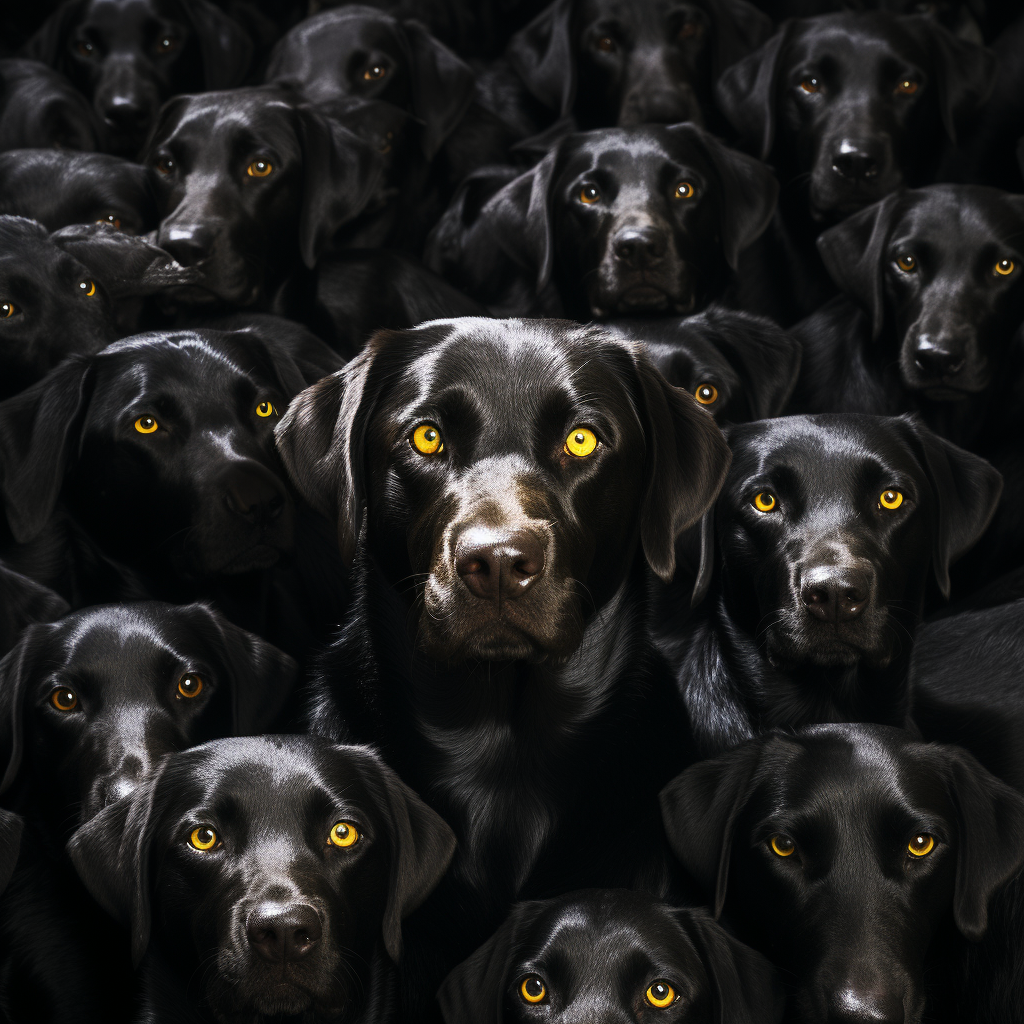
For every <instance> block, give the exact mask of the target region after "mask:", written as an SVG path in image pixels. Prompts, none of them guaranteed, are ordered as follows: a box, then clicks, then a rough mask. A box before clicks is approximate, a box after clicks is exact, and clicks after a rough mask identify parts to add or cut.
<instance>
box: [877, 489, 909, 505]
mask: <svg viewBox="0 0 1024 1024" xmlns="http://www.w3.org/2000/svg"><path fill="white" fill-rule="evenodd" d="M878 503H879V505H881V506H882V508H888V509H894V508H899V507H900V505H902V504H903V494H902V493H901V492H900V491H893V490H888V491H882V493H881V495H880V496H879V498H878Z"/></svg>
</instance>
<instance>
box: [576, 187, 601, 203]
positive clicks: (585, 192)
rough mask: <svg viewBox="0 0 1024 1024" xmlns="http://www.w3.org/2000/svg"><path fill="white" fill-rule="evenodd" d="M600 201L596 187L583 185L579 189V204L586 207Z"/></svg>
mask: <svg viewBox="0 0 1024 1024" xmlns="http://www.w3.org/2000/svg"><path fill="white" fill-rule="evenodd" d="M600 199H601V191H600V189H598V187H597V186H596V185H584V186H583V188H582V189H580V202H581V203H585V204H586V205H587V206H590V205H592V204H593V203H596V202H598V201H599V200H600Z"/></svg>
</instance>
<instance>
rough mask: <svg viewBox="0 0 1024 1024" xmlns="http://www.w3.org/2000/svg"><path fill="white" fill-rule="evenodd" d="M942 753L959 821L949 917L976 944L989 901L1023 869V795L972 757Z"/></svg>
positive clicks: (985, 925)
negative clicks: (947, 758) (953, 888)
mask: <svg viewBox="0 0 1024 1024" xmlns="http://www.w3.org/2000/svg"><path fill="white" fill-rule="evenodd" d="M944 749H945V750H946V751H947V753H948V757H949V779H948V786H949V791H950V795H951V797H952V798H953V803H954V804H955V806H956V809H957V821H958V828H957V861H956V889H955V891H954V895H953V917H954V919H955V920H956V926H957V928H959V929H960V931H961V932H962V933H963V934H964V935H965V936H966V937H967V938H968V939H970V940H971V941H972V942H978V941H979V940H980V939H981V938H982V936H983V935H984V934H985V931H986V929H987V928H988V908H989V904H990V903H991V901H992V897H993V896H994V895H995V893H996V892H997V891H998V890H999V889H1000V888H1001V887H1002V886H1003V885H1004V884H1005V883H1006V882H1008V881H1009V880H1010V879H1011V878H1013V877H1014V876H1015V875H1016V874H1017V872H1018V871H1019V870H1020V868H1021V866H1022V865H1024V797H1021V795H1020V794H1019V793H1018V792H1017V791H1016V790H1015V789H1012V788H1011V787H1010V786H1008V785H1006V783H1005V782H1002V781H1001V780H1000V779H997V778H996V777H995V776H994V775H992V774H991V773H990V772H988V771H986V770H985V769H984V768H983V767H982V766H981V765H980V764H979V763H978V761H977V760H975V758H974V755H973V754H970V753H968V752H967V751H966V750H962V749H960V748H959V747H946V748H944Z"/></svg>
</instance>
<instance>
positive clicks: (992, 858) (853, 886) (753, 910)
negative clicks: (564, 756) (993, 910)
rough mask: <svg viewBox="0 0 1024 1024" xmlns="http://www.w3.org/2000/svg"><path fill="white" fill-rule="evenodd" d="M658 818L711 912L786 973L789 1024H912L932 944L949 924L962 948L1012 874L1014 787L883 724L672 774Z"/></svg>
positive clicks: (1023, 834)
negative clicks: (860, 1023)
mask: <svg viewBox="0 0 1024 1024" xmlns="http://www.w3.org/2000/svg"><path fill="white" fill-rule="evenodd" d="M662 808H663V811H664V815H665V822H666V828H667V831H668V835H669V841H670V842H671V843H672V846H673V849H674V850H675V851H676V854H677V856H679V857H680V858H681V860H682V861H683V864H684V865H685V866H686V867H687V868H688V869H689V870H690V871H691V872H692V873H693V874H694V876H695V877H696V878H698V879H700V880H701V882H702V883H703V884H704V885H705V886H706V888H707V889H708V891H709V892H712V893H714V894H715V906H716V912H717V913H720V912H721V911H722V909H723V907H725V908H728V914H729V917H730V919H731V920H733V921H734V922H735V923H736V925H737V926H738V927H739V928H740V930H741V934H742V935H743V936H744V937H745V938H746V939H747V941H750V942H752V944H753V945H755V947H757V948H760V949H762V950H764V951H766V952H769V955H770V956H771V958H772V959H773V960H775V961H776V963H778V964H779V965H780V966H782V967H784V968H785V970H786V971H787V972H788V976H789V977H790V978H791V979H792V985H793V987H794V989H795V999H794V1000H793V1003H792V1008H793V1011H794V1013H795V1015H796V1017H797V1019H799V1020H802V1021H814V1020H830V1021H831V1020H835V1021H851V1022H852V1021H857V1020H879V1021H883V1020H884V1021H904V1022H908V1024H918V1022H920V1021H921V1020H922V1019H925V1018H924V1013H925V999H926V972H927V965H928V953H929V946H930V943H931V941H932V939H933V938H934V937H935V936H936V934H937V933H938V931H939V930H940V927H942V926H943V925H944V924H945V923H946V922H949V921H950V919H952V921H953V922H955V924H956V926H957V928H958V929H959V930H960V931H961V932H962V933H963V934H964V935H965V936H967V937H968V938H970V939H973V940H975V941H977V940H978V939H979V938H980V937H981V935H982V934H984V932H985V929H986V927H987V920H988V906H989V903H990V901H991V899H992V897H993V894H994V893H995V892H996V891H997V890H998V889H999V887H1000V886H1001V885H1002V884H1003V883H1005V882H1006V881H1008V880H1009V878H1010V877H1012V875H1013V874H1015V873H1016V871H1017V870H1019V868H1020V866H1021V864H1022V863H1024V801H1022V800H1021V797H1020V796H1019V795H1017V793H1016V792H1015V791H1014V790H1012V789H1010V788H1009V787H1008V786H1006V785H1005V784H1003V783H1002V782H1000V781H998V780H997V779H996V778H995V777H994V776H992V775H990V774H989V773H988V772H987V771H985V769H983V768H982V767H981V765H979V764H978V762H977V761H975V760H974V758H973V757H972V756H971V755H970V754H967V753H966V752H965V751H963V750H960V749H959V748H956V747H943V746H939V745H936V744H924V743H920V742H917V741H915V740H914V739H913V738H911V737H910V736H909V734H907V733H904V732H902V731H901V730H897V729H892V728H888V727H885V726H874V725H827V726H816V727H813V728H809V729H805V730H802V731H801V732H798V733H797V734H795V735H793V736H785V737H784V736H768V737H765V738H763V739H758V740H753V741H751V742H749V743H746V744H743V745H742V746H740V747H737V748H734V749H733V750H731V751H729V752H728V753H726V754H723V755H721V756H720V757H717V758H714V759H713V760H710V761H706V762H703V763H702V764H699V765H696V766H695V767H694V768H691V769H689V770H687V771H685V772H684V773H683V774H682V775H680V776H679V777H678V778H677V779H676V780H675V781H674V782H672V783H670V784H669V785H668V786H667V787H666V788H665V790H664V791H663V792H662ZM936 980H937V981H938V983H939V984H941V981H942V979H935V978H933V979H932V983H933V984H934V983H935V981H936Z"/></svg>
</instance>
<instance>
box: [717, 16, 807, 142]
mask: <svg viewBox="0 0 1024 1024" xmlns="http://www.w3.org/2000/svg"><path fill="white" fill-rule="evenodd" d="M791 25H792V22H791V21H786V22H783V24H782V27H781V28H780V29H779V30H778V32H776V33H775V35H773V36H772V37H771V38H770V39H768V41H767V42H765V43H764V44H763V45H762V46H760V47H758V48H757V49H756V50H755V51H754V52H753V53H751V54H748V55H747V56H746V57H744V58H743V59H742V60H740V61H737V62H736V63H735V64H733V65H732V66H731V67H729V68H727V69H726V70H725V71H724V72H723V74H722V77H721V78H719V79H718V82H717V84H716V85H715V99H716V100H717V102H718V106H719V108H720V109H721V111H722V113H723V114H725V116H726V118H728V120H729V123H730V124H731V125H732V126H733V127H734V128H735V129H736V131H737V132H738V133H739V136H740V140H741V142H742V144H743V148H744V149H746V150H747V151H748V152H750V153H753V154H754V155H755V156H757V157H758V158H759V159H761V160H767V159H768V157H769V155H770V154H771V151H772V146H773V145H774V143H775V94H776V92H777V85H778V78H779V72H780V68H781V58H782V54H783V51H784V50H785V48H786V46H787V44H788V43H789V35H790V31H791Z"/></svg>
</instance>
